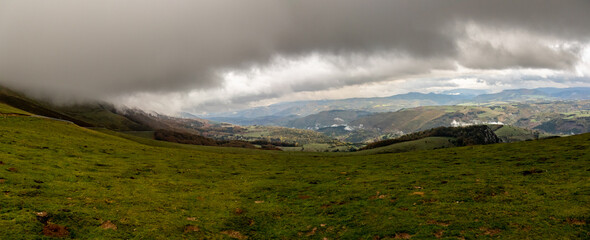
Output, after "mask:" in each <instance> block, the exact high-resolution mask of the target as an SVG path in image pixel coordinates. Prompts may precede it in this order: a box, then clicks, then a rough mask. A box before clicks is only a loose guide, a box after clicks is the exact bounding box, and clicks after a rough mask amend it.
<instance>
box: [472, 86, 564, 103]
mask: <svg viewBox="0 0 590 240" xmlns="http://www.w3.org/2000/svg"><path fill="white" fill-rule="evenodd" d="M539 100H557V98H556V97H553V96H551V94H548V93H546V92H543V91H541V90H537V89H515V90H504V91H502V92H499V93H494V94H483V95H479V96H477V97H475V98H473V100H472V101H473V102H476V103H490V102H522V101H539Z"/></svg>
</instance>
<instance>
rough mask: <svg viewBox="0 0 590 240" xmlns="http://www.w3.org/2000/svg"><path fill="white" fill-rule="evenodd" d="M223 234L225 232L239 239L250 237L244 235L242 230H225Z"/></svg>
mask: <svg viewBox="0 0 590 240" xmlns="http://www.w3.org/2000/svg"><path fill="white" fill-rule="evenodd" d="M221 234H225V235H227V236H229V237H230V238H234V239H239V240H244V239H248V236H244V235H242V234H241V233H240V232H238V231H234V230H227V231H223V232H221Z"/></svg>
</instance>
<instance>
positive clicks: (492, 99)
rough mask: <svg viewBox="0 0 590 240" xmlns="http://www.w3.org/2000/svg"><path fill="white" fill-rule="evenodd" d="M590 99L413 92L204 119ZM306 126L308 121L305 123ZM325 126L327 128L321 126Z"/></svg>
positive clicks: (588, 93)
mask: <svg viewBox="0 0 590 240" xmlns="http://www.w3.org/2000/svg"><path fill="white" fill-rule="evenodd" d="M583 99H590V88H538V89H513V90H505V91H502V92H499V93H493V94H487V91H486V90H477V89H454V90H448V91H444V92H441V93H427V94H425V93H417V92H411V93H406V94H398V95H393V96H389V97H377V98H349V99H339V100H316V101H298V102H284V103H277V104H273V105H269V106H265V107H256V108H250V109H245V110H240V111H235V112H224V113H212V114H209V115H207V116H201V117H202V118H206V119H210V120H214V121H219V122H227V123H232V124H237V125H242V126H245V125H274V126H291V127H298V128H310V127H315V125H311V126H310V125H309V124H299V125H297V126H293V123H294V122H297V120H296V119H297V118H303V117H306V116H310V115H313V114H317V113H320V112H324V111H333V110H352V111H364V112H371V113H379V112H395V111H398V110H400V109H404V108H414V107H421V106H443V105H457V104H467V105H469V104H474V105H476V104H497V103H510V102H541V101H557V100H583ZM302 121H304V122H306V121H307V120H302ZM320 125H322V126H326V125H327V124H324V123H322V124H320Z"/></svg>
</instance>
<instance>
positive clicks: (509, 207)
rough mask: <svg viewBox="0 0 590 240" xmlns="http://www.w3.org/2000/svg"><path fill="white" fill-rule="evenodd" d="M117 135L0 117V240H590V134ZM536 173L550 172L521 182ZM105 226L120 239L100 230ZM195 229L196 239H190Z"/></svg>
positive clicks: (61, 124) (47, 122) (18, 118)
mask: <svg viewBox="0 0 590 240" xmlns="http://www.w3.org/2000/svg"><path fill="white" fill-rule="evenodd" d="M113 134H115V135H119V136H123V135H121V134H118V133H113ZM115 135H108V134H104V133H100V132H96V131H92V130H87V129H83V128H80V127H77V126H75V125H73V124H68V123H64V122H57V121H51V120H47V119H38V118H28V117H7V118H0V159H1V161H2V162H3V164H4V165H0V178H1V179H4V180H2V181H1V182H2V183H0V191H1V192H0V207H1V208H0V236H3V238H6V239H13V238H19V239H39V238H42V236H41V230H42V228H43V225H42V224H41V223H40V222H38V221H37V220H36V219H35V212H40V211H46V212H48V213H49V214H50V215H51V216H52V217H51V220H50V221H51V222H53V223H56V224H61V225H65V226H67V227H68V228H69V229H70V232H71V236H72V237H75V238H82V239H84V238H88V239H94V238H104V239H113V238H137V239H182V238H209V239H211V238H213V239H215V238H223V237H227V236H226V235H224V234H223V233H222V232H224V231H229V230H234V231H238V232H240V234H241V235H244V236H249V237H250V238H254V239H259V238H265V239H271V238H281V237H284V238H287V239H294V238H311V239H322V238H324V237H327V238H328V239H335V238H340V239H358V238H363V239H364V238H373V237H374V236H379V237H394V236H395V235H396V234H398V235H399V236H401V235H402V234H404V233H406V234H410V235H412V238H414V239H423V238H434V234H435V233H439V232H441V231H442V234H443V235H442V236H443V237H453V238H455V237H465V238H475V237H483V238H485V237H490V236H494V237H501V238H512V239H524V238H531V239H559V238H588V236H589V235H588V234H589V233H590V229H589V227H588V225H587V223H588V221H590V190H589V189H590V181H589V180H590V171H588V170H590V169H589V165H590V164H589V163H590V151H588V149H589V147H590V135H589V134H585V135H579V136H573V137H567V138H558V139H547V140H541V141H533V142H520V143H513V144H496V145H487V146H474V147H463V148H453V149H441V150H434V151H418V152H409V153H402V154H379V155H370V156H354V155H350V154H324V153H288V152H275V151H259V150H247V149H231V150H230V149H227V148H214V147H199V146H184V145H179V144H171V143H160V142H156V141H151V140H149V139H142V138H138V137H133V136H129V137H127V138H128V139H131V140H140V141H143V143H147V144H149V145H144V144H139V143H137V142H134V141H131V140H128V139H124V138H120V137H118V136H115ZM8 169H11V171H7V170H8ZM533 169H536V170H542V171H541V173H534V174H528V175H525V174H523V172H524V171H531V170H533ZM15 171H16V172H15ZM35 180H36V181H35ZM422 194H423V195H422ZM261 201H263V202H261ZM236 208H239V209H241V210H242V211H243V212H242V213H241V214H237V213H236V211H235V210H236ZM237 212H238V213H239V212H240V211H237ZM107 220H110V221H112V222H113V223H114V224H116V225H117V227H118V229H117V230H103V229H101V228H100V227H99V226H100V225H101V223H103V222H104V221H107ZM324 224H325V225H324ZM187 225H191V226H196V227H198V229H199V230H198V231H190V232H185V229H186V226H187ZM314 229H315V230H314ZM226 233H228V232H226Z"/></svg>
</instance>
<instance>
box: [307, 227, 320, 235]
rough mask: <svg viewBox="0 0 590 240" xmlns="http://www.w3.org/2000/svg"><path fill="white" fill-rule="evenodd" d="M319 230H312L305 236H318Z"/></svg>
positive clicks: (315, 228)
mask: <svg viewBox="0 0 590 240" xmlns="http://www.w3.org/2000/svg"><path fill="white" fill-rule="evenodd" d="M317 230H318V228H317V227H314V228H313V229H311V231H309V232H308V233H307V234H305V236H313V235H315V234H316V232H317Z"/></svg>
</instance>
